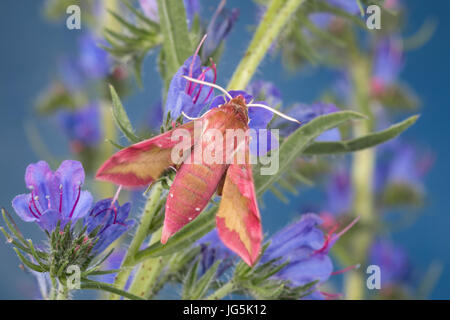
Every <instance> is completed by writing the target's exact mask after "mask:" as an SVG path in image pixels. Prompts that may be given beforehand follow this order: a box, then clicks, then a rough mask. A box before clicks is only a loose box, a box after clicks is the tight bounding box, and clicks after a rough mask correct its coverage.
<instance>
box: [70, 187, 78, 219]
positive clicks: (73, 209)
mask: <svg viewBox="0 0 450 320" xmlns="http://www.w3.org/2000/svg"><path fill="white" fill-rule="evenodd" d="M80 195H81V184H80V185H79V186H78V195H77V199H76V200H75V204H74V205H73V208H72V211H70V215H69V218H72V216H73V213H74V212H75V208H76V207H77V204H78V201H79V200H80Z"/></svg>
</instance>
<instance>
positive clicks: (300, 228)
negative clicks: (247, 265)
mask: <svg viewBox="0 0 450 320" xmlns="http://www.w3.org/2000/svg"><path fill="white" fill-rule="evenodd" d="M322 222H323V221H322V219H321V218H320V217H319V216H318V215H316V214H313V213H309V214H304V215H302V217H301V218H300V220H299V221H297V222H295V223H292V224H290V225H288V226H287V227H285V228H283V229H282V230H280V231H279V232H278V233H276V234H275V235H274V236H272V237H271V240H270V245H269V247H268V248H267V249H266V251H265V252H264V254H263V255H262V257H261V262H262V263H264V262H268V261H270V260H273V259H279V260H278V262H277V263H284V262H289V263H288V264H287V265H286V266H285V267H284V268H283V269H281V270H280V271H279V272H278V273H277V274H275V275H274V276H273V277H274V278H276V279H280V280H286V281H290V283H292V285H294V286H303V285H306V284H308V283H311V282H313V281H317V284H316V286H319V285H320V284H322V283H323V282H325V281H326V280H328V278H329V277H330V276H331V275H332V274H333V263H332V261H331V258H330V257H329V255H328V253H329V251H330V249H331V247H332V246H333V245H334V243H335V242H336V241H337V240H338V239H339V237H340V236H342V235H343V234H344V233H345V232H346V231H347V230H348V229H349V228H351V227H352V226H353V225H354V224H355V223H356V222H357V219H356V220H354V221H353V222H352V223H351V224H350V225H348V226H347V227H346V228H344V229H343V230H342V231H340V232H339V233H337V234H336V233H334V231H335V230H336V226H334V228H332V229H331V230H330V231H329V232H328V233H327V234H324V232H323V231H322V230H320V229H319V226H320V225H321V224H322Z"/></svg>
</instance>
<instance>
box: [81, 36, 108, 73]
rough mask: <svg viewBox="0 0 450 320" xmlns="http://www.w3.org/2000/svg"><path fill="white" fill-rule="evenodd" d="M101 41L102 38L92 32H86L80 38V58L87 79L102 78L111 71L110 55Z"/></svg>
mask: <svg viewBox="0 0 450 320" xmlns="http://www.w3.org/2000/svg"><path fill="white" fill-rule="evenodd" d="M99 43H100V39H97V38H96V37H94V35H92V34H85V35H83V36H82V37H81V38H80V39H79V44H78V47H79V49H78V50H79V53H78V59H79V64H80V67H81V69H82V70H83V72H84V76H85V77H86V78H87V79H101V78H103V77H105V76H106V75H107V74H108V73H109V71H110V70H109V69H110V65H111V61H110V56H109V54H108V52H107V51H106V50H104V49H103V48H102V47H100V46H99Z"/></svg>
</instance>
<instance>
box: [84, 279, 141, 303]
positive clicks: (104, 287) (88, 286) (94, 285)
mask: <svg viewBox="0 0 450 320" xmlns="http://www.w3.org/2000/svg"><path fill="white" fill-rule="evenodd" d="M85 280H86V279H85ZM80 288H81V289H83V290H101V291H106V292H111V293H114V294H117V295H119V296H122V297H124V298H127V299H130V300H145V299H143V298H141V297H138V296H135V295H134V294H131V293H129V292H126V291H123V290H120V289H118V288H116V287H114V286H112V285H110V284H109V283H104V282H97V281H91V280H89V281H85V282H83V283H82V284H81V286H80Z"/></svg>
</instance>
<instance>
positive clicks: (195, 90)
mask: <svg viewBox="0 0 450 320" xmlns="http://www.w3.org/2000/svg"><path fill="white" fill-rule="evenodd" d="M182 75H185V76H189V77H192V78H196V79H199V80H203V81H207V82H213V83H215V82H216V78H217V73H216V66H215V65H214V63H213V64H212V66H211V67H208V68H206V67H202V66H201V61H200V58H199V56H198V55H194V56H191V57H189V58H188V59H187V60H186V61H185V62H184V64H183V65H182V66H181V67H180V68H179V69H178V71H177V73H176V74H175V75H174V76H173V78H172V81H171V82H170V86H169V90H168V93H167V100H166V108H165V113H166V114H167V112H169V111H170V116H171V118H172V119H177V118H178V117H179V116H180V115H181V112H182V111H184V113H185V114H187V115H188V116H190V117H196V116H198V115H199V114H200V112H201V111H202V110H203V109H204V108H205V107H206V106H208V105H209V103H210V102H211V99H212V93H213V89H212V88H206V89H205V87H204V86H203V85H199V84H196V83H192V82H190V81H187V80H186V79H185V78H183V77H182Z"/></svg>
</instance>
